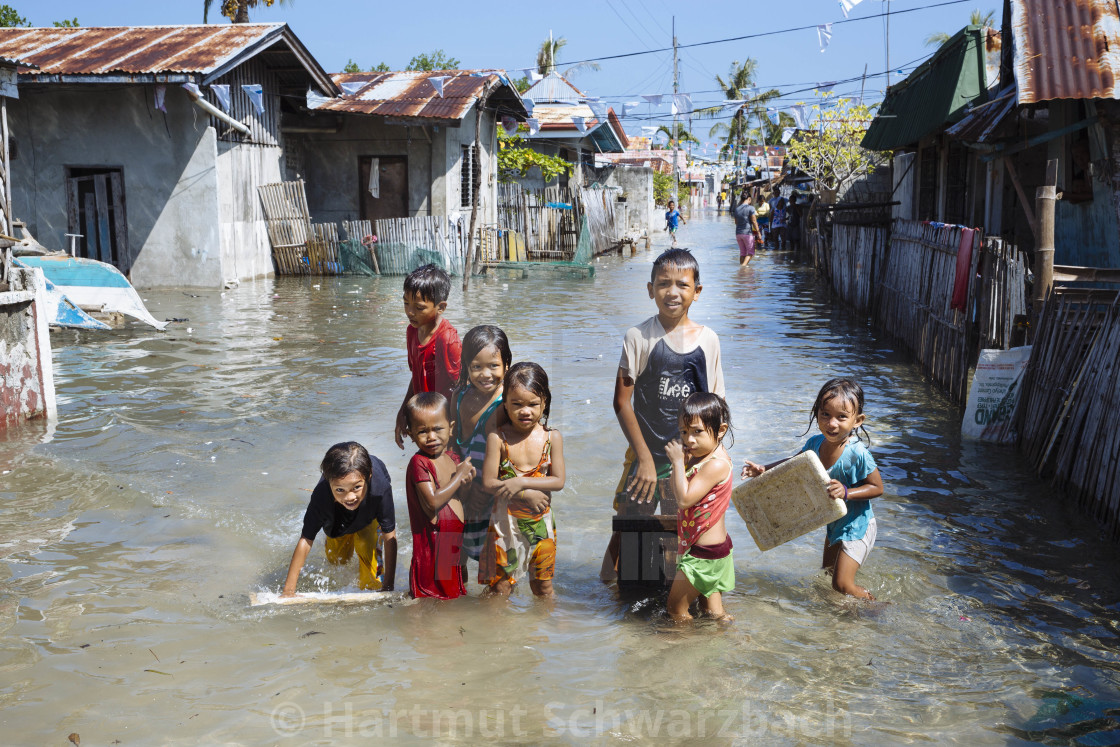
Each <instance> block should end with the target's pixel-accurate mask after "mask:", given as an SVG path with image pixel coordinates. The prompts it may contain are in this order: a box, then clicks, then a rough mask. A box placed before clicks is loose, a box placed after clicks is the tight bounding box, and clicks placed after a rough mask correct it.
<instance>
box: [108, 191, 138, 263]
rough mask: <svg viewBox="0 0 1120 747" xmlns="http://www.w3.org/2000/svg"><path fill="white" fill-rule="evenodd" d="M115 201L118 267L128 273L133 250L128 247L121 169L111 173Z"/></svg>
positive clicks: (113, 199)
mask: <svg viewBox="0 0 1120 747" xmlns="http://www.w3.org/2000/svg"><path fill="white" fill-rule="evenodd" d="M109 186H110V187H111V189H110V191H111V192H112V203H113V231H114V233H115V234H116V255H117V263H118V268H119V269H120V271H121V272H123V273H125V274H128V272H129V270H131V269H132V252H131V251H130V249H129V247H128V220H127V218H126V214H125V207H124V175H123V174H121V172H119V171H113V172H111V173H110V174H109Z"/></svg>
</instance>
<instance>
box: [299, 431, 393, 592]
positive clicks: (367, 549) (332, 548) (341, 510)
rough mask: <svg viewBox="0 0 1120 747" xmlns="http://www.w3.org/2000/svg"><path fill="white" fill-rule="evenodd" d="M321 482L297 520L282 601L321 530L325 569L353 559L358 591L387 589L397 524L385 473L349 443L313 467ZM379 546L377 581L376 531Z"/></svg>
mask: <svg viewBox="0 0 1120 747" xmlns="http://www.w3.org/2000/svg"><path fill="white" fill-rule="evenodd" d="M319 469H320V471H321V472H322V473H323V477H322V479H321V480H319V484H318V485H316V486H315V489H314V490H313V491H311V500H310V501H309V502H308V504H307V511H306V512H304V515H303V532H302V533H301V534H300V538H299V542H297V543H296V549H295V552H293V553H292V562H291V564H290V565H289V566H288V577H287V579H286V580H285V581H284V591H283V593H282V596H285V597H290V596H292V595H293V594H295V593H296V581H298V580H299V572H300V571H301V570H302V569H303V564H304V563H305V562H307V554H308V553H310V552H311V543H312V542H314V541H315V535H317V534H318V533H319V530H320V529H322V530H323V532H324V533H325V534H326V535H327V544H326V553H327V560H328V561H329V562H330V563H334V564H337V565H341V564H344V563H347V562H349V560H350V558H351V556H353V555H354V554H355V552H357V555H358V586H359V587H360V588H362V589H381V590H383V591H391V590H392V589H393V576H394V575H395V574H396V570H397V531H396V529H397V524H396V516H395V514H394V511H393V489H392V487H391V486H390V484H389V473H388V471H386V469H385V465H384V464H382V463H381V460H380V459H378V458H377V457H372V456H370V455H369V452H368V451H366V450H365V447H363V446H362V445H361V444H359V443H356V442H354V441H347V442H345V443H340V444H335V445H334V446H332V447H331V448H330V449H328V450H327V454H326V456H324V457H323V461H322V463H321V464H320V465H319ZM379 527H380V535H381V537H380V541H381V543H382V544H383V547H382V557H383V559H384V563H385V565H384V568H383V569H382V576H381V577H380V578H379V577H378V572H377V571H378V564H377V546H378V544H379V542H378V534H379V532H378V528H379Z"/></svg>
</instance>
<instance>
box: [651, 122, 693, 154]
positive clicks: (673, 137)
mask: <svg viewBox="0 0 1120 747" xmlns="http://www.w3.org/2000/svg"><path fill="white" fill-rule="evenodd" d="M661 133H664V134H665V137H666V138H668V141H669V142H668V147H670V148H672V147H673V144H674V143H676V145H678V146H679V145H680V144H681V143H696V144H697V145H699V144H700V141H699V140H697V139H696V137H695V136H694V135H693V134H692V133H691V132H689V131H688V130H687V129H685V126H684V123H683V122H677V131H676V133H674V132H673V130H672V129H671V128H670V127H669V125H661V126H660V127H658V128H657V132H655V133H654V136H655V137H656V136H657V135H659V134H661Z"/></svg>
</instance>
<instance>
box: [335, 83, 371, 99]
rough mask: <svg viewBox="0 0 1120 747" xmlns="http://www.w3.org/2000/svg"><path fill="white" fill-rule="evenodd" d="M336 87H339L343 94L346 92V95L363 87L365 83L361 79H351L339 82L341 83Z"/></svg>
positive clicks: (351, 94) (352, 93) (350, 94)
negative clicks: (346, 81)
mask: <svg viewBox="0 0 1120 747" xmlns="http://www.w3.org/2000/svg"><path fill="white" fill-rule="evenodd" d="M338 87H339V88H341V89H342V92H343V93H344V94H346V95H347V96H353V95H354V94H356V93H357V92H358V91H360V90H362V89H363V88H365V87H366V84H365V83H363V82H361V81H352V82H349V83H341V84H339V86H338Z"/></svg>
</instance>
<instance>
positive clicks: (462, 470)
mask: <svg viewBox="0 0 1120 747" xmlns="http://www.w3.org/2000/svg"><path fill="white" fill-rule="evenodd" d="M474 475H475V469H474V465H473V464H471V463H470V461H469V460H468V461H465V462H462V463H460V464H459V466H458V467H456V468H455V477H457V478H458V479H459V484H461V485H468V484H470V481H471V480H473V479H474Z"/></svg>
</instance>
